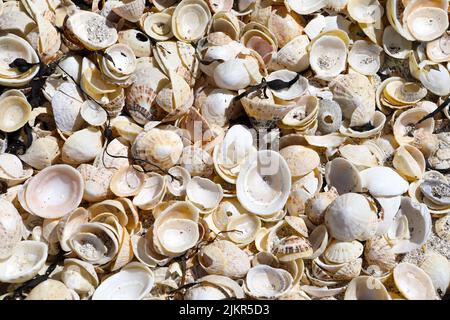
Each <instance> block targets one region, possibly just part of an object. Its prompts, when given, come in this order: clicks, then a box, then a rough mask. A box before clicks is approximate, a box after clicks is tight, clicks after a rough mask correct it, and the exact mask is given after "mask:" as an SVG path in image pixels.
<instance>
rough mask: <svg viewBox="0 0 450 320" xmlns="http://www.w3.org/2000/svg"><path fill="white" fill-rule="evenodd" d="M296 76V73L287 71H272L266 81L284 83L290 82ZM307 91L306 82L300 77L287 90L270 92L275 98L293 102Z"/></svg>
mask: <svg viewBox="0 0 450 320" xmlns="http://www.w3.org/2000/svg"><path fill="white" fill-rule="evenodd" d="M296 76H297V73H295V72H293V71H289V70H278V71H274V72H272V73H271V74H269V76H268V77H267V81H272V80H276V79H278V80H283V81H285V82H289V81H292V80H293V79H294V78H295V77H296ZM306 89H308V80H307V79H306V78H305V77H302V76H300V77H299V79H298V80H297V82H295V83H294V84H293V85H291V86H290V87H289V88H287V89H282V90H272V93H273V95H274V96H275V97H277V98H279V99H282V100H294V99H297V98H300V97H301V96H302V95H303V94H304V93H305V91H306Z"/></svg>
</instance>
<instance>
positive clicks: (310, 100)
mask: <svg viewBox="0 0 450 320" xmlns="http://www.w3.org/2000/svg"><path fill="white" fill-rule="evenodd" d="M289 105H290V104H288V105H287V106H289ZM293 106H294V107H293V108H292V109H291V110H289V111H288V112H287V113H286V115H285V116H284V117H283V118H282V121H281V122H282V124H283V125H285V126H287V127H289V128H293V129H296V130H299V131H301V130H302V129H304V128H305V127H307V126H308V125H310V124H311V123H313V122H314V120H315V119H316V118H317V115H318V110H319V99H317V98H316V97H314V96H303V97H301V98H299V99H298V100H297V101H296V102H295V105H293Z"/></svg>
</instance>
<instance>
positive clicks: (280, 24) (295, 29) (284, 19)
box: [267, 6, 303, 47]
mask: <svg viewBox="0 0 450 320" xmlns="http://www.w3.org/2000/svg"><path fill="white" fill-rule="evenodd" d="M302 23H303V20H302V19H301V17H300V16H299V15H297V14H295V13H294V12H292V11H291V12H288V10H287V8H285V7H283V6H278V7H275V10H273V11H272V13H271V14H270V17H269V19H268V21H267V27H268V28H269V30H271V31H272V32H273V34H274V35H275V36H276V39H277V42H278V46H279V47H284V46H285V45H286V43H288V42H289V41H291V40H292V39H294V38H295V37H297V36H299V35H301V34H302V33H303V26H302Z"/></svg>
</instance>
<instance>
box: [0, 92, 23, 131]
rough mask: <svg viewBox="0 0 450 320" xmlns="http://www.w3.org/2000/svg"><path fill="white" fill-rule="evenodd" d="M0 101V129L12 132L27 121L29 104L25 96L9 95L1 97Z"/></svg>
mask: <svg viewBox="0 0 450 320" xmlns="http://www.w3.org/2000/svg"><path fill="white" fill-rule="evenodd" d="M0 103H1V107H0V119H1V120H0V130H2V131H4V132H13V131H16V130H18V129H20V128H21V127H23V126H24V125H25V124H26V123H27V122H28V120H29V118H30V115H31V105H30V104H29V103H28V101H27V100H26V99H25V98H22V97H18V96H9V97H5V98H3V99H1V100H0Z"/></svg>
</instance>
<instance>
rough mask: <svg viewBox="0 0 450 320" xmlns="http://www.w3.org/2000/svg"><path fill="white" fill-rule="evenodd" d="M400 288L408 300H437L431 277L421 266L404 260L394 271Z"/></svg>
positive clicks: (396, 282) (395, 280)
mask: <svg viewBox="0 0 450 320" xmlns="http://www.w3.org/2000/svg"><path fill="white" fill-rule="evenodd" d="M393 276H394V282H395V285H396V286H397V288H398V290H400V292H401V293H402V295H403V296H404V297H405V298H406V299H408V300H435V299H437V296H436V292H435V290H434V287H433V282H432V281H431V278H430V277H429V276H428V275H427V274H426V273H425V271H423V270H422V269H420V268H419V267H417V266H415V265H413V264H411V263H406V262H402V263H399V264H398V265H397V266H396V267H395V269H394V272H393Z"/></svg>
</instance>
